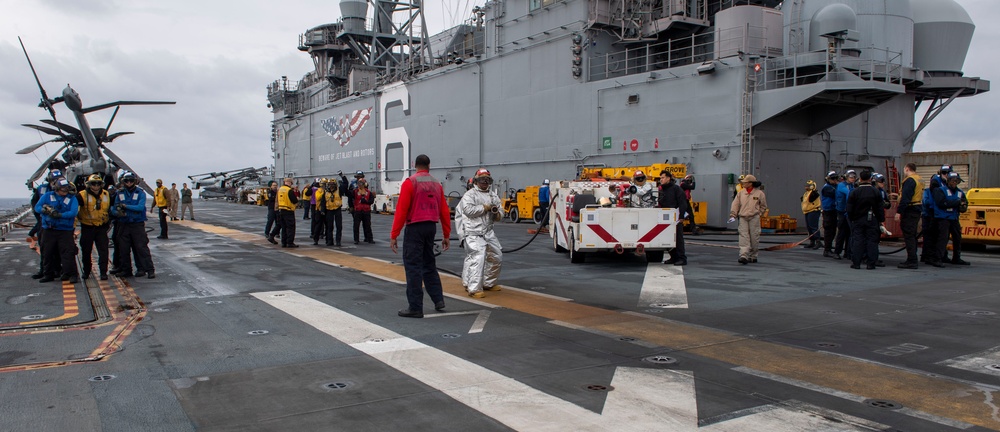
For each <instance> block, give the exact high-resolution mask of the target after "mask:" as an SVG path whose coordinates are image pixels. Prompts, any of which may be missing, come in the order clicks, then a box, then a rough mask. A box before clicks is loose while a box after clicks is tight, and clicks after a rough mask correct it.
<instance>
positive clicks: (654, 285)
mask: <svg viewBox="0 0 1000 432" xmlns="http://www.w3.org/2000/svg"><path fill="white" fill-rule="evenodd" d="M653 305H656V306H653ZM639 307H641V308H648V307H660V308H683V309H687V307H688V299H687V287H686V286H685V284H684V267H682V266H672V265H664V264H662V263H649V264H648V265H646V276H645V277H644V278H643V279H642V291H641V292H640V293H639Z"/></svg>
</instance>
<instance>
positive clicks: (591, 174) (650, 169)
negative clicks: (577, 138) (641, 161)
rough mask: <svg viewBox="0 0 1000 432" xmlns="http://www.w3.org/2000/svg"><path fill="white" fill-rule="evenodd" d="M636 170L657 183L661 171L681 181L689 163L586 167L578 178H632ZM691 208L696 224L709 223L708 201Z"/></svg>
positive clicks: (685, 221) (696, 203)
mask: <svg viewBox="0 0 1000 432" xmlns="http://www.w3.org/2000/svg"><path fill="white" fill-rule="evenodd" d="M636 171H642V172H644V173H646V178H647V179H648V180H647V181H652V182H655V183H659V182H660V171H667V172H669V173H671V174H673V175H674V178H675V179H677V181H680V179H682V178H684V176H685V175H687V165H685V164H668V163H657V164H652V165H643V166H630V167H604V168H584V169H583V170H582V171H580V178H579V179H578V180H590V179H594V178H603V179H605V180H631V179H632V174H634V173H635V172H636ZM691 208H692V210H693V211H694V223H695V224H696V225H705V224H707V223H708V202H707V201H696V202H692V203H691ZM690 224H691V221H689V220H687V219H684V225H690Z"/></svg>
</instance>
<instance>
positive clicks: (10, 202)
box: [0, 198, 31, 213]
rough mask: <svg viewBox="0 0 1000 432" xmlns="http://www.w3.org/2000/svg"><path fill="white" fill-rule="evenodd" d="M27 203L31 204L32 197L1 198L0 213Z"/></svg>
mask: <svg viewBox="0 0 1000 432" xmlns="http://www.w3.org/2000/svg"><path fill="white" fill-rule="evenodd" d="M27 204H31V199H30V198H0V213H5V212H7V211H10V210H14V209H16V208H18V207H20V206H23V205H27Z"/></svg>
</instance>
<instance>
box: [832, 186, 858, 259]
mask: <svg viewBox="0 0 1000 432" xmlns="http://www.w3.org/2000/svg"><path fill="white" fill-rule="evenodd" d="M857 180H858V174H857V173H855V172H854V170H847V172H846V173H844V181H842V182H840V184H838V185H837V239H836V240H835V241H836V243H837V244H836V246H835V247H834V250H833V257H834V258H836V259H840V253H841V252H843V253H844V258H850V257H851V221H850V219H849V218H848V217H847V197H848V195H850V194H851V191H852V190H854V183H855V182H856V181H857Z"/></svg>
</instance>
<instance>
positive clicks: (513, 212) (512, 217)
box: [510, 206, 521, 223]
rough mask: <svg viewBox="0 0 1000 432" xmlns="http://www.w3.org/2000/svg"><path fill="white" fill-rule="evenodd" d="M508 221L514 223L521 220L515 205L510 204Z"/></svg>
mask: <svg viewBox="0 0 1000 432" xmlns="http://www.w3.org/2000/svg"><path fill="white" fill-rule="evenodd" d="M510 221H511V222H514V223H518V222H520V221H521V215H519V214H518V213H517V206H510Z"/></svg>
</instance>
